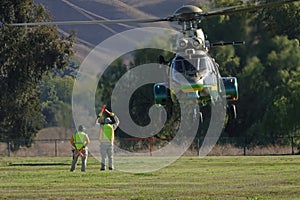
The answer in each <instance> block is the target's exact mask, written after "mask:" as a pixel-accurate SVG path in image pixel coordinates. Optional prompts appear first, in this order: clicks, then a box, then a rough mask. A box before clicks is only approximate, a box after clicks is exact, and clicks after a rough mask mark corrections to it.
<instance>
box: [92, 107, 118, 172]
mask: <svg viewBox="0 0 300 200" xmlns="http://www.w3.org/2000/svg"><path fill="white" fill-rule="evenodd" d="M105 112H106V113H108V115H109V116H110V117H112V118H113V119H114V122H113V120H112V119H111V118H110V117H106V118H105V119H104V120H103V118H104V117H103V116H98V117H97V120H96V123H97V124H98V125H100V134H99V141H100V153H101V167H100V170H105V168H106V156H107V157H108V169H109V170H113V168H114V167H113V146H114V139H115V130H116V129H117V127H118V126H119V123H120V122H119V118H118V117H117V116H116V115H115V114H114V113H113V112H109V111H108V110H107V109H105Z"/></svg>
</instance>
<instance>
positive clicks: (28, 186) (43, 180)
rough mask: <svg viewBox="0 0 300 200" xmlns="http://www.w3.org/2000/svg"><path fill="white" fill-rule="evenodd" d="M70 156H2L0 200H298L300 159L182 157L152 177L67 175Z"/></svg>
mask: <svg viewBox="0 0 300 200" xmlns="http://www.w3.org/2000/svg"><path fill="white" fill-rule="evenodd" d="M70 163H71V160H70V158H67V157H1V158H0V199H300V156H298V155H295V156H207V157H204V158H199V157H186V156H183V157H181V158H180V159H178V160H177V161H176V162H174V163H172V164H171V165H169V166H167V167H165V168H162V169H160V170H158V171H154V172H150V173H136V174H135V173H126V172H121V171H117V170H115V171H100V170H99V161H98V160H97V159H94V158H93V157H89V160H88V167H87V171H86V172H85V173H82V172H80V170H79V169H80V166H79V165H78V166H77V171H75V172H73V173H71V172H69V168H70Z"/></svg>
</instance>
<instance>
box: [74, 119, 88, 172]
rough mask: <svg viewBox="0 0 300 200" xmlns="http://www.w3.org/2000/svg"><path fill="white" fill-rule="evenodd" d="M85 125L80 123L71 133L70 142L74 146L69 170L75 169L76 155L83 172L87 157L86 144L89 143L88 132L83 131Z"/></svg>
mask: <svg viewBox="0 0 300 200" xmlns="http://www.w3.org/2000/svg"><path fill="white" fill-rule="evenodd" d="M84 131H85V127H84V126H83V125H80V126H79V127H78V130H77V131H76V132H75V133H74V134H72V137H71V140H70V143H71V145H72V146H73V147H74V150H73V161H72V166H71V169H70V171H71V172H73V171H74V170H75V167H76V164H77V161H78V157H79V156H80V157H81V171H82V172H85V168H86V163H87V157H88V147H87V145H88V144H89V143H90V139H89V136H88V134H86V133H85V132H84Z"/></svg>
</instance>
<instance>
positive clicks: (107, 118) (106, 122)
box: [104, 117, 112, 124]
mask: <svg viewBox="0 0 300 200" xmlns="http://www.w3.org/2000/svg"><path fill="white" fill-rule="evenodd" d="M104 123H105V124H111V123H112V120H111V119H110V118H109V117H106V118H105V120H104Z"/></svg>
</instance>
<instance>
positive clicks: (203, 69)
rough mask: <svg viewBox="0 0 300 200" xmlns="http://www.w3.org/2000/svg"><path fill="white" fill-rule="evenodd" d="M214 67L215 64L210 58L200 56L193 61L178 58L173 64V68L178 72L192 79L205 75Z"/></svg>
mask: <svg viewBox="0 0 300 200" xmlns="http://www.w3.org/2000/svg"><path fill="white" fill-rule="evenodd" d="M212 65H213V63H212V61H211V59H210V58H209V57H208V56H198V57H193V58H191V59H184V58H183V57H180V56H178V57H176V58H175V61H174V62H173V68H174V69H175V70H176V71H178V72H180V73H183V74H184V75H186V76H190V77H195V76H203V75H205V74H206V73H207V72H209V71H211V70H212V68H213V67H212Z"/></svg>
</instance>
